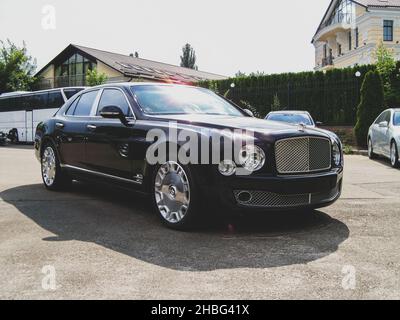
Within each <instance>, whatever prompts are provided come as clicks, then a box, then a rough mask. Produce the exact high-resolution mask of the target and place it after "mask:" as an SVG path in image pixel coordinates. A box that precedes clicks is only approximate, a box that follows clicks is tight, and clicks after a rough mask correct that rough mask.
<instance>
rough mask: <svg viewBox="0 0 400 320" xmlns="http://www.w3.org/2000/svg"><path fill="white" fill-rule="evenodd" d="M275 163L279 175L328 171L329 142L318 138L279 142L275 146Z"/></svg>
mask: <svg viewBox="0 0 400 320" xmlns="http://www.w3.org/2000/svg"><path fill="white" fill-rule="evenodd" d="M275 161H276V169H277V171H278V173H281V174H295V173H305V172H315V171H323V170H328V169H330V168H331V142H330V140H329V139H325V138H319V137H301V138H290V139H283V140H279V141H277V142H276V144H275Z"/></svg>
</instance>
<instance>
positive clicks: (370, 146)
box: [368, 138, 377, 159]
mask: <svg viewBox="0 0 400 320" xmlns="http://www.w3.org/2000/svg"><path fill="white" fill-rule="evenodd" d="M368 157H369V158H370V159H376V158H377V156H376V154H375V153H374V148H373V144H372V139H371V138H368Z"/></svg>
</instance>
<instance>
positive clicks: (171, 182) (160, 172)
mask: <svg viewBox="0 0 400 320" xmlns="http://www.w3.org/2000/svg"><path fill="white" fill-rule="evenodd" d="M153 185H154V197H153V202H154V206H155V210H156V212H157V213H158V215H159V217H160V218H161V221H162V222H163V223H164V224H165V225H166V226H168V227H169V228H172V229H176V230H186V229H189V228H191V227H193V226H194V224H195V222H196V221H198V216H199V206H198V204H197V202H198V199H197V196H198V195H197V188H196V185H195V181H194V179H193V176H192V174H191V171H190V168H189V167H188V166H184V165H181V164H179V163H177V162H174V161H168V162H166V163H164V164H162V165H159V166H157V167H156V168H155V170H154V176H153Z"/></svg>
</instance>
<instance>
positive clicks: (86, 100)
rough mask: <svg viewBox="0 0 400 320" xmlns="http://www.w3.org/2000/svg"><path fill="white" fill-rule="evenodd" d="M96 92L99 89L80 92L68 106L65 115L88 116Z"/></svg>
mask: <svg viewBox="0 0 400 320" xmlns="http://www.w3.org/2000/svg"><path fill="white" fill-rule="evenodd" d="M98 92H99V90H95V91H90V92H87V93H84V94H82V95H81V96H80V97H79V98H77V99H76V101H74V102H73V104H72V105H71V106H70V108H69V109H68V111H67V115H74V116H89V115H90V111H91V110H92V106H93V103H94V100H95V99H96V97H97V93H98Z"/></svg>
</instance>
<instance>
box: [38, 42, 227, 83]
mask: <svg viewBox="0 0 400 320" xmlns="http://www.w3.org/2000/svg"><path fill="white" fill-rule="evenodd" d="M94 68H96V69H97V71H98V72H99V73H104V74H106V76H107V77H108V80H107V81H108V82H109V83H110V82H124V81H157V82H170V83H188V84H193V83H196V82H199V81H203V80H223V79H226V77H225V76H222V75H218V74H214V73H210V72H204V71H199V70H193V69H189V68H183V67H179V66H175V65H172V64H168V63H163V62H158V61H152V60H147V59H141V58H138V57H134V56H132V55H124V54H119V53H114V52H108V51H104V50H99V49H94V48H88V47H84V46H80V45H74V44H70V45H69V46H68V47H67V48H65V49H64V50H63V51H62V52H60V53H59V54H58V55H57V56H56V57H55V58H54V59H52V60H51V61H50V62H49V63H47V64H46V65H45V66H44V67H43V68H42V69H41V70H40V71H39V72H38V73H37V74H36V76H37V77H39V78H40V79H41V84H40V87H41V89H47V88H57V87H69V86H85V85H86V73H87V71H88V70H92V69H94Z"/></svg>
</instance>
